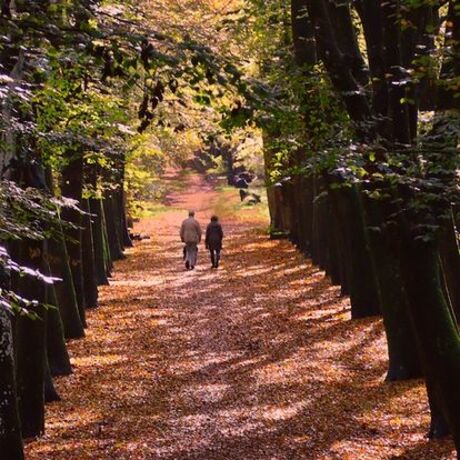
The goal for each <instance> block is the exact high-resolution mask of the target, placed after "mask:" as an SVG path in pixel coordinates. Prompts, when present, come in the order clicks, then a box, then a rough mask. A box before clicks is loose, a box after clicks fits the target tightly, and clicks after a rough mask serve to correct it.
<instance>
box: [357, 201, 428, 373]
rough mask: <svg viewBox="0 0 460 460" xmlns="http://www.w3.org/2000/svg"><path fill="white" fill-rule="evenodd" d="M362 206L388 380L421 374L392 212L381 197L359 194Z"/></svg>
mask: <svg viewBox="0 0 460 460" xmlns="http://www.w3.org/2000/svg"><path fill="white" fill-rule="evenodd" d="M361 198H362V204H363V208H364V210H365V217H364V218H365V222H366V229H367V238H368V241H369V246H370V249H371V251H370V254H371V260H372V268H373V272H374V273H375V279H376V283H377V292H378V298H379V304H380V310H381V312H382V315H383V324H384V327H385V333H386V338H387V346H388V361H389V362H388V373H387V376H386V380H387V381H398V380H406V379H411V378H416V377H421V376H422V370H421V366H420V359H419V356H418V350H417V343H416V338H415V333H414V330H413V325H412V323H411V320H410V317H409V313H408V305H407V300H406V298H405V295H404V290H403V282H402V279H401V270H400V262H399V257H398V256H399V254H398V253H397V252H398V251H397V249H396V246H397V241H399V240H400V236H399V235H397V234H395V233H396V231H397V230H396V229H395V228H394V225H393V226H389V225H386V224H387V221H388V220H389V216H390V215H391V214H392V213H393V212H394V209H391V208H392V207H391V208H390V205H389V204H388V203H387V202H385V201H383V199H373V198H370V197H368V196H366V195H364V194H362V195H361Z"/></svg>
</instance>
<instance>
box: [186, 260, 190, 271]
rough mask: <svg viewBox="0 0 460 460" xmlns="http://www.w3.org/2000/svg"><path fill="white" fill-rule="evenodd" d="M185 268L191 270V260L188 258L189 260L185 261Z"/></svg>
mask: <svg viewBox="0 0 460 460" xmlns="http://www.w3.org/2000/svg"><path fill="white" fill-rule="evenodd" d="M185 268H186V269H187V270H190V262H189V261H188V260H187V262H185Z"/></svg>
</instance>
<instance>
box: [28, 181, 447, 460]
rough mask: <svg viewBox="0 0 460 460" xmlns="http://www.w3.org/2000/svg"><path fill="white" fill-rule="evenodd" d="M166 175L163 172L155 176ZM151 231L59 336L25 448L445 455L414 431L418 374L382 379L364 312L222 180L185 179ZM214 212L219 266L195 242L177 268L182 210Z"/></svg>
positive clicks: (189, 455)
mask: <svg viewBox="0 0 460 460" xmlns="http://www.w3.org/2000/svg"><path fill="white" fill-rule="evenodd" d="M169 180H171V181H174V180H176V178H175V177H174V176H171V177H169ZM187 180H188V186H187V187H186V191H184V190H183V187H182V188H181V190H182V191H176V192H174V194H173V196H171V197H169V202H170V208H169V210H168V211H167V212H165V213H163V214H160V215H159V216H156V217H152V218H147V219H143V220H142V221H141V222H140V223H139V224H138V228H136V231H137V232H140V233H143V234H149V235H151V239H150V240H144V241H142V242H140V243H138V244H136V246H135V247H134V248H133V249H130V250H129V251H128V252H127V255H128V257H127V258H126V259H125V260H123V261H121V262H119V263H118V264H117V268H116V272H115V273H114V277H113V279H112V282H111V286H109V287H103V288H102V289H101V307H100V308H99V309H97V310H94V311H89V312H88V323H89V328H88V331H87V337H86V338H85V339H84V340H81V341H72V342H71V343H70V344H69V348H70V353H71V356H72V364H73V367H74V373H73V374H72V375H71V376H69V377H64V378H58V379H57V387H58V389H59V392H60V394H61V396H62V397H63V400H62V401H61V402H59V403H54V404H51V405H49V406H48V408H47V431H46V434H45V436H44V437H43V438H41V439H38V440H35V441H33V442H30V443H28V445H27V447H26V450H27V459H28V460H43V459H46V460H63V459H66V460H86V459H88V460H89V459H91V460H95V459H100V460H105V459H107V460H109V459H110V460H112V459H130V460H156V459H161V460H179V459H197V460H208V459H209V460H219V459H228V460H237V459H238V460H252V459H254V460H256V459H257V460H266V459H270V460H293V459H312V460H313V459H314V460H322V459H340V460H347V459H350V460H357V459H369V460H371V459H414V460H415V459H417V460H420V459H454V458H455V454H454V446H453V443H452V442H451V441H450V440H448V441H432V442H428V441H427V440H426V438H425V434H426V433H427V431H428V427H429V411H428V405H427V398H426V393H425V389H424V386H423V384H422V382H421V381H419V380H417V381H409V382H400V383H384V382H383V380H384V377H385V371H386V345H385V339H384V333H383V327H382V321H381V320H380V319H379V318H367V319H362V320H356V321H351V320H350V305H349V301H348V299H346V298H341V297H340V295H339V294H340V293H339V288H336V287H333V286H331V285H330V283H329V281H328V280H327V279H326V278H325V276H324V273H323V272H320V271H319V270H318V269H317V268H316V267H314V266H312V264H311V262H310V261H308V260H305V259H304V258H303V257H302V256H301V255H300V254H299V253H298V252H297V251H296V250H295V249H294V248H293V247H292V246H291V245H290V244H289V243H288V242H287V241H270V240H268V239H267V236H266V233H265V231H264V227H266V220H265V219H264V218H263V217H262V214H261V213H260V212H258V211H257V210H256V209H254V210H244V211H243V210H238V205H237V202H238V199H239V197H238V196H237V193H236V192H235V191H229V190H225V189H224V190H221V189H219V188H216V187H210V186H209V183H206V182H205V181H204V180H203V179H202V178H201V177H200V176H196V175H190V176H189V177H188V178H187ZM192 208H193V209H196V210H197V217H198V219H199V220H200V221H201V223H202V224H203V225H205V224H206V222H207V220H208V218H209V217H210V215H212V214H213V213H214V212H215V210H216V209H217V210H218V212H219V213H220V214H221V217H222V221H223V226H224V230H225V232H226V239H225V246H224V251H223V261H222V267H221V268H220V269H219V270H218V271H213V270H211V269H210V268H209V263H208V259H207V254H206V252H205V250H204V249H201V251H200V260H199V266H198V268H197V270H196V271H193V272H186V271H185V270H184V269H183V267H182V259H181V243H180V241H178V230H179V226H180V222H181V220H182V219H183V218H184V210H186V209H192Z"/></svg>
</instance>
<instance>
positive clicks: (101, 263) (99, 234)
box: [89, 198, 109, 286]
mask: <svg viewBox="0 0 460 460" xmlns="http://www.w3.org/2000/svg"><path fill="white" fill-rule="evenodd" d="M89 209H90V211H91V214H92V215H93V216H92V222H93V223H92V229H93V241H94V263H95V269H96V281H97V284H98V286H101V285H108V284H109V280H108V279H107V273H108V267H107V264H106V259H105V257H104V253H105V247H104V246H105V243H104V229H103V226H104V222H103V215H102V213H103V209H102V200H100V199H98V198H91V199H90V200H89Z"/></svg>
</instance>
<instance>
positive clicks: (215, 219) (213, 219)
mask: <svg viewBox="0 0 460 460" xmlns="http://www.w3.org/2000/svg"><path fill="white" fill-rule="evenodd" d="M218 221H219V218H218V217H217V216H212V217H211V222H218Z"/></svg>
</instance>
